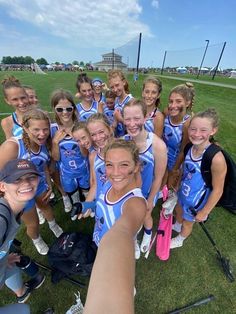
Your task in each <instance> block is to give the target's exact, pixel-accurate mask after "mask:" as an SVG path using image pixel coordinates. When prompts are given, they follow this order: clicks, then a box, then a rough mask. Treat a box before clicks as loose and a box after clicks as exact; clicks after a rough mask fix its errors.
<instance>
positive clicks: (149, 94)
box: [142, 82, 160, 107]
mask: <svg viewBox="0 0 236 314" xmlns="http://www.w3.org/2000/svg"><path fill="white" fill-rule="evenodd" d="M142 97H143V101H144V102H145V105H146V106H150V107H155V106H156V101H157V99H158V98H159V97H160V94H159V89H158V86H157V85H156V84H154V83H151V82H147V83H146V84H145V86H144V89H143V91H142Z"/></svg>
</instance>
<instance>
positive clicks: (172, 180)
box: [167, 170, 180, 191]
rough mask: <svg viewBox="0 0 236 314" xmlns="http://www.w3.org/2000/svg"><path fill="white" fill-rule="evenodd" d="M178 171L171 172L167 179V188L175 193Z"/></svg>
mask: <svg viewBox="0 0 236 314" xmlns="http://www.w3.org/2000/svg"><path fill="white" fill-rule="evenodd" d="M179 176H180V170H172V171H171V172H170V173H169V175H168V179H167V186H168V188H169V189H172V190H174V191H177V189H178V182H179Z"/></svg>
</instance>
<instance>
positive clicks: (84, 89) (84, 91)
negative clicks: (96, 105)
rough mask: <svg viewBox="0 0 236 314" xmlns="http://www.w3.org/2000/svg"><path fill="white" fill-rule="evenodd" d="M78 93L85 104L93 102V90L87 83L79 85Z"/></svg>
mask: <svg viewBox="0 0 236 314" xmlns="http://www.w3.org/2000/svg"><path fill="white" fill-rule="evenodd" d="M79 92H80V96H81V98H82V99H83V100H85V101H87V102H90V101H92V100H93V89H92V86H91V85H90V84H89V83H81V85H80V90H79Z"/></svg>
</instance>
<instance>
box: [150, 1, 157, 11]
mask: <svg viewBox="0 0 236 314" xmlns="http://www.w3.org/2000/svg"><path fill="white" fill-rule="evenodd" d="M151 5H152V6H153V8H155V9H159V0H152V3H151Z"/></svg>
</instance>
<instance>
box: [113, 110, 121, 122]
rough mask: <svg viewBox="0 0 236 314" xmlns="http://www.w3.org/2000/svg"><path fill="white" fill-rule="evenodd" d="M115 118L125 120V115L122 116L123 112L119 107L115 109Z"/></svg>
mask: <svg viewBox="0 0 236 314" xmlns="http://www.w3.org/2000/svg"><path fill="white" fill-rule="evenodd" d="M114 118H115V119H116V121H118V122H123V117H122V115H121V112H120V110H119V109H115V111H114Z"/></svg>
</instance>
